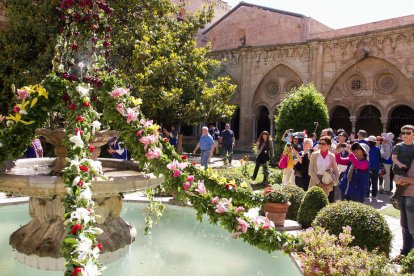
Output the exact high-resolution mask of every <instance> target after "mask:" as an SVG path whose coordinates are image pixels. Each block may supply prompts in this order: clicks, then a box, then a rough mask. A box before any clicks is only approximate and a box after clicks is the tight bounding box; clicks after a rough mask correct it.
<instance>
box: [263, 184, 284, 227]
mask: <svg viewBox="0 0 414 276" xmlns="http://www.w3.org/2000/svg"><path fill="white" fill-rule="evenodd" d="M263 196H264V199H263V203H264V204H263V210H264V211H265V213H266V216H267V217H268V218H269V219H270V220H271V221H273V222H274V223H275V226H283V225H284V224H285V219H286V213H287V212H288V209H289V206H290V202H289V196H288V195H287V193H286V192H285V191H283V189H282V188H281V187H277V186H276V187H275V186H270V187H267V188H266V189H264V191H263Z"/></svg>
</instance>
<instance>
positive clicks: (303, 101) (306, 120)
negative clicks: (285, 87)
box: [275, 84, 329, 141]
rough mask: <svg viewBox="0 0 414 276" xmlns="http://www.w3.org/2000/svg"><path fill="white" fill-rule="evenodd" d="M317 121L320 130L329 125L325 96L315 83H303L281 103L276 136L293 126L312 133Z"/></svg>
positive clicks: (276, 123)
mask: <svg viewBox="0 0 414 276" xmlns="http://www.w3.org/2000/svg"><path fill="white" fill-rule="evenodd" d="M315 122H318V123H319V128H318V130H319V131H320V130H321V129H323V128H326V127H328V126H329V114H328V108H327V106H326V103H325V98H324V96H323V95H322V94H320V93H319V92H318V91H317V90H316V88H315V86H314V85H313V84H309V85H306V86H305V85H302V86H301V87H299V88H297V89H294V90H292V91H291V92H290V93H288V94H287V96H286V98H285V99H284V100H283V101H282V103H281V104H280V105H279V107H278V114H277V115H276V117H275V131H276V137H277V138H278V137H281V136H282V135H283V133H284V132H285V131H286V130H287V129H291V128H292V129H294V130H295V131H303V130H305V129H306V130H307V131H308V132H309V133H312V132H313V131H314V130H315V124H314V123H315ZM278 140H279V139H276V141H278Z"/></svg>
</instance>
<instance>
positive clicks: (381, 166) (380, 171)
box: [378, 163, 387, 176]
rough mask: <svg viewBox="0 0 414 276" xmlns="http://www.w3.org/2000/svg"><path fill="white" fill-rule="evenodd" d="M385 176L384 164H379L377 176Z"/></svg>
mask: <svg viewBox="0 0 414 276" xmlns="http://www.w3.org/2000/svg"><path fill="white" fill-rule="evenodd" d="M386 174H387V171H386V170H385V167H384V164H382V163H381V165H380V168H379V170H378V176H384V175H386Z"/></svg>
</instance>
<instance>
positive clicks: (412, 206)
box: [400, 196, 414, 255]
mask: <svg viewBox="0 0 414 276" xmlns="http://www.w3.org/2000/svg"><path fill="white" fill-rule="evenodd" d="M400 214H401V219H400V223H401V228H402V236H403V248H402V249H401V254H403V255H407V254H408V253H409V252H410V251H411V249H413V248H414V197H412V196H402V197H401V210H400Z"/></svg>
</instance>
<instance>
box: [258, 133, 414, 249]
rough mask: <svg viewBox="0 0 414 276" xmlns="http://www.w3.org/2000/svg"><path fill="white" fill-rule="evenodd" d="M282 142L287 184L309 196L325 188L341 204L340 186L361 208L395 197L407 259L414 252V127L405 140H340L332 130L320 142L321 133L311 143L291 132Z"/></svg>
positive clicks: (345, 137) (387, 135)
mask: <svg viewBox="0 0 414 276" xmlns="http://www.w3.org/2000/svg"><path fill="white" fill-rule="evenodd" d="M282 141H283V142H285V143H286V144H285V146H284V150H283V154H282V156H281V158H280V160H279V166H280V168H282V169H283V183H282V184H283V185H289V184H292V185H297V186H299V187H301V188H303V189H304V190H305V191H306V190H307V189H308V188H310V187H312V186H319V187H321V188H322V189H323V191H324V192H325V194H326V196H327V197H328V199H329V202H334V201H335V191H336V189H338V188H336V187H339V191H340V195H341V196H340V197H341V200H351V201H357V202H361V203H364V201H365V199H366V198H368V197H371V198H372V199H373V200H375V199H376V197H377V194H378V193H380V194H385V195H392V196H391V197H390V198H389V200H390V202H391V203H392V205H393V206H394V207H395V208H397V209H399V210H400V214H401V227H402V234H403V248H402V250H401V254H403V255H406V254H408V253H409V252H410V250H411V249H413V248H414V162H413V158H414V144H413V141H414V126H413V125H405V126H403V127H402V128H401V133H400V137H395V136H394V134H393V133H391V132H389V133H382V134H381V136H374V135H369V136H368V134H367V132H366V131H365V130H359V131H358V133H357V134H356V137H355V134H354V133H350V134H349V135H348V133H346V132H345V131H344V130H343V129H339V130H338V131H337V132H336V135H335V133H334V131H333V130H332V129H330V128H328V129H324V130H322V133H321V136H320V138H319V140H316V135H315V134H311V135H309V138H308V137H307V135H306V132H294V131H293V130H287V131H286V132H285V133H284V134H283V136H282ZM257 159H259V156H258V158H257ZM394 182H395V183H396V184H397V185H396V187H395V189H394V187H393V186H394V185H393V183H394ZM339 191H338V192H339ZM338 194H339V193H338Z"/></svg>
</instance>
